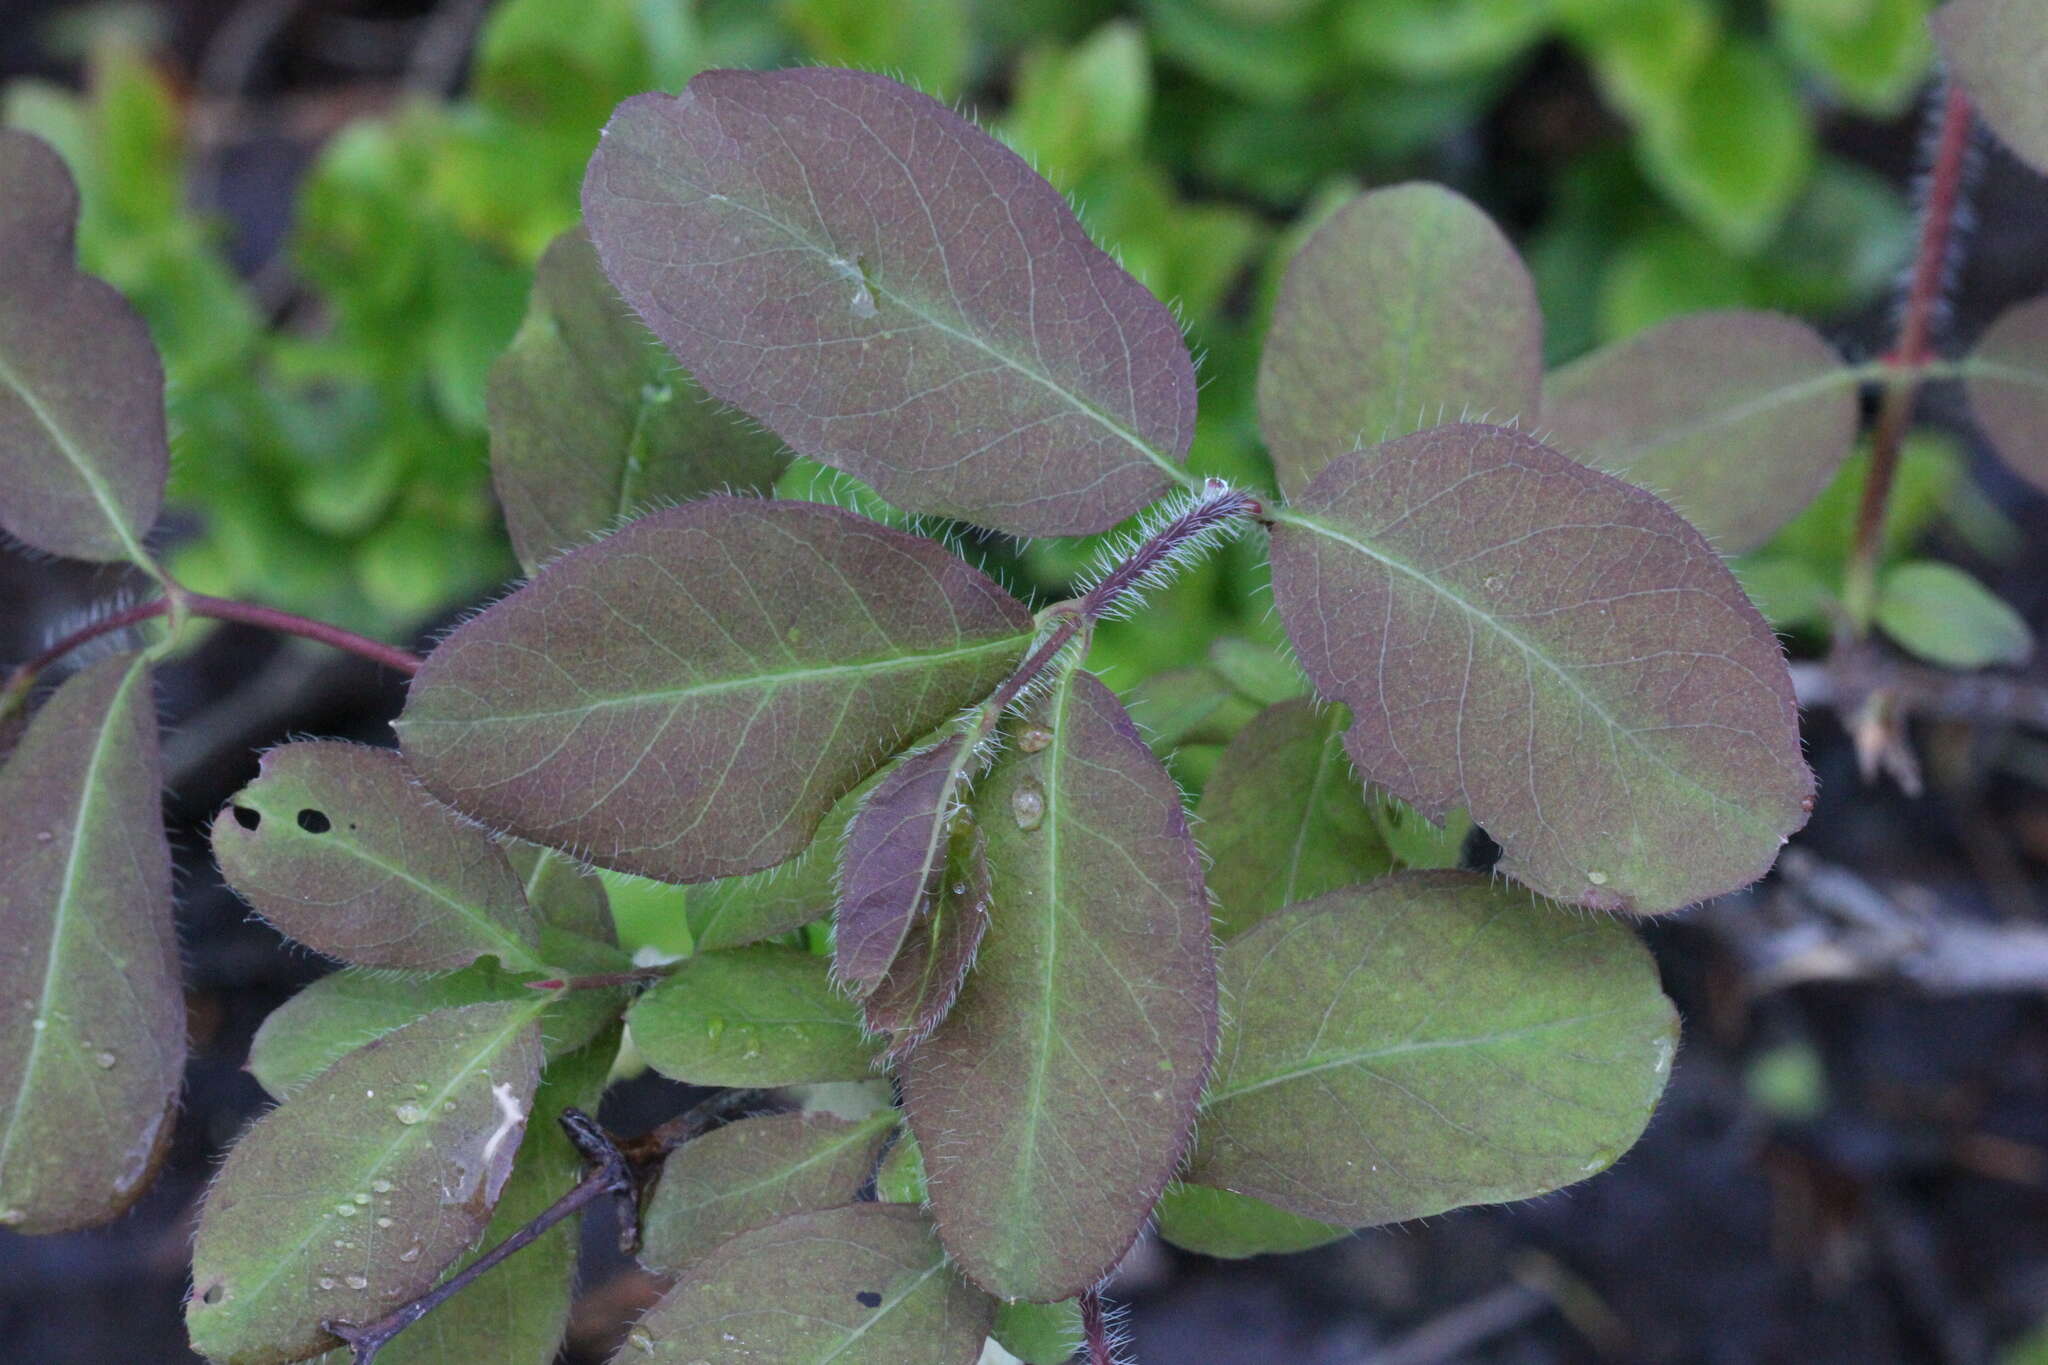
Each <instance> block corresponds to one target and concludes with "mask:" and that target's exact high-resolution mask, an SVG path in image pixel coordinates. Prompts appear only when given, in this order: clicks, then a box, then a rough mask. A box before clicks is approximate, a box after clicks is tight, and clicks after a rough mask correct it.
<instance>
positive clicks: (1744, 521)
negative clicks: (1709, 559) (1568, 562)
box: [1542, 312, 1857, 554]
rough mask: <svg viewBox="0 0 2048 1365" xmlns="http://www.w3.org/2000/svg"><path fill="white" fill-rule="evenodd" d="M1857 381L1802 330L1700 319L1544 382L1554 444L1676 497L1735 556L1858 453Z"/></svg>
mask: <svg viewBox="0 0 2048 1365" xmlns="http://www.w3.org/2000/svg"><path fill="white" fill-rule="evenodd" d="M1856 422H1857V400H1856V378H1855V375H1854V374H1853V373H1852V372H1850V371H1849V370H1847V369H1845V368H1843V365H1842V361H1841V357H1840V356H1838V355H1836V354H1835V352H1834V349H1833V348H1832V347H1830V346H1829V345H1828V344H1827V343H1826V342H1825V341H1823V340H1821V338H1820V336H1819V334H1818V333H1816V332H1815V331H1814V330H1813V329H1812V328H1811V327H1808V326H1807V325H1806V324H1805V323H1803V322H1798V321H1795V320H1794V319H1792V318H1788V317H1784V316H1782V315H1780V314H1777V313H1754V312H1725V313H1696V314H1693V315H1691V316H1688V317H1682V318H1675V319H1673V320H1672V321H1670V322H1667V323H1665V324H1663V325H1662V326H1660V327H1654V328H1652V329H1650V330H1649V331H1647V332H1643V333H1641V334H1639V335H1637V336H1633V337H1629V338H1628V339H1627V340H1624V341H1620V342H1617V343H1615V344H1614V345H1612V346H1609V347H1607V348H1606V349H1605V350H1602V351H1596V352H1595V353H1593V354H1592V355H1590V356H1587V357H1586V358H1585V359H1583V360H1580V361H1577V362H1575V363H1574V364H1572V365H1570V366H1567V367H1566V368H1565V369H1563V370H1560V371H1559V372H1558V373H1556V374H1553V375H1551V376H1550V378H1549V379H1548V380H1546V381H1545V384H1544V392H1543V420H1542V425H1543V429H1544V431H1545V433H1546V439H1547V440H1548V441H1549V442H1550V444H1551V445H1553V446H1555V447H1556V448H1557V449H1558V450H1561V451H1563V452H1564V453H1565V454H1567V455H1570V456H1572V457H1573V458H1575V459H1578V460H1583V461H1584V462H1585V463H1587V464H1589V465H1591V466H1593V467H1594V468H1595V469H1603V470H1605V471H1607V472H1608V473H1609V474H1614V475H1617V476H1619V477H1621V478H1624V479H1627V480H1628V481H1629V482H1630V483H1632V484H1635V485H1636V486H1637V487H1639V488H1646V489H1648V490H1649V491H1650V492H1652V493H1655V494H1656V495H1657V496H1659V497H1661V498H1663V499H1664V500H1666V501H1667V502H1669V503H1670V504H1671V505H1672V506H1673V507H1675V508H1677V509H1678V511H1679V512H1680V513H1682V514H1683V515H1684V516H1685V519H1686V520H1687V521H1690V522H1691V523H1692V524H1693V525H1694V526H1696V527H1698V528H1699V529H1700V530H1701V531H1702V532H1704V533H1705V535H1706V537H1707V539H1709V540H1711V541H1713V542H1714V544H1715V545H1717V546H1719V547H1720V548H1721V549H1722V550H1724V551H1726V552H1728V553H1730V554H1740V553H1742V552H1744V551H1748V550H1753V549H1755V548H1756V547H1757V546H1759V545H1761V544H1763V543H1764V542H1765V541H1766V540H1768V539H1770V537H1771V535H1772V534H1773V533H1774V532H1775V531H1777V529H1778V528H1779V527H1780V526H1783V525H1784V524H1785V523H1786V522H1788V521H1790V520H1791V519H1792V517H1793V515H1794V514H1795V513H1797V512H1798V511H1799V509H1801V508H1802V507H1805V506H1806V505H1807V504H1808V503H1809V502H1811V501H1813V499H1814V498H1815V497H1816V496H1818V495H1819V493H1820V490H1821V489H1823V488H1825V487H1826V486H1827V484H1828V481H1829V480H1830V479H1832V478H1833V477H1834V475H1835V471H1836V470H1837V469H1839V468H1840V467H1841V464H1842V461H1843V460H1845V459H1847V458H1848V457H1849V450H1850V447H1851V446H1852V444H1853V443H1854V441H1855V437H1856Z"/></svg>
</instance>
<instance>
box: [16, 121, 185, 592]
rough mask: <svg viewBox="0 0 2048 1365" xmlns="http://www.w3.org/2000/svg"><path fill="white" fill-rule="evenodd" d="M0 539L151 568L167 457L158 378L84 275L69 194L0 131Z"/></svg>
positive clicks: (40, 152) (34, 146) (42, 160)
mask: <svg viewBox="0 0 2048 1365" xmlns="http://www.w3.org/2000/svg"><path fill="white" fill-rule="evenodd" d="M0 185H4V186H6V189H5V191H4V192H0V199H4V201H5V202H4V203H0V529H4V530H6V531H7V532H8V534H10V535H13V536H15V537H17V538H19V539H20V540H22V541H24V542H26V543H27V544H30V545H33V546H35V547H36V548H37V549H40V550H47V551H49V552H50V553H51V554H58V555H69V556H71V557H72V558H74V559H128V560H133V561H134V562H136V563H138V564H147V563H149V556H148V553H147V552H146V551H145V550H144V549H143V548H142V538H143V536H145V535H146V534H148V532H149V528H150V526H151V524H152V523H154V522H155V521H156V514H157V511H158V509H159V508H161V507H162V506H163V500H164V479H165V477H166V475H167V474H168V472H169V469H170V444H169V440H168V438H167V436H166V434H165V427H164V368H163V362H162V361H161V360H159V359H158V358H157V353H156V347H155V346H154V345H153V344H151V342H150V339H149V329H148V328H147V327H145V326H144V325H143V322H142V319H141V318H140V317H138V316H137V315H136V313H135V310H134V309H133V308H130V307H129V306H128V302H127V300H125V299H123V298H122V297H121V296H120V294H118V293H116V292H115V291H114V290H113V289H112V288H111V287H109V286H108V285H106V284H105V283H103V282H101V281H99V280H96V279H94V278H92V277H91V276H90V275H84V274H81V273H79V270H78V267H77V265H76V264H75V252H74V246H73V236H74V234H75V232H76V229H77V223H78V187H77V186H76V185H74V184H73V183H72V180H71V174H70V172H69V171H67V170H66V169H65V168H64V163H63V161H62V160H60V159H59V158H58V156H57V154H56V153H55V152H53V151H51V150H50V148H49V146H48V144H46V143H44V142H43V141H41V140H40V139H38V138H35V137H32V136H30V135H29V134H27V133H22V132H16V131H13V130H10V129H0Z"/></svg>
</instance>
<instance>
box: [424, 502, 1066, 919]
mask: <svg viewBox="0 0 2048 1365" xmlns="http://www.w3.org/2000/svg"><path fill="white" fill-rule="evenodd" d="M1030 629H1031V617H1030V614H1029V613H1028V612H1027V611H1026V610H1025V609H1024V608H1023V607H1022V606H1021V605H1020V604H1019V603H1018V602H1017V601H1016V599H1014V598H1012V597H1011V596H1010V595H1009V594H1007V593H1005V592H1004V591H1003V590H1002V589H1001V588H999V587H997V586H996V585H995V584H994V583H993V582H991V581H990V580H989V579H988V578H987V577H986V576H984V575H983V574H981V573H979V572H978V571H976V570H974V569H972V568H970V567H968V566H967V565H966V564H964V563H962V562H961V561H960V560H958V559H956V558H955V557H954V556H952V555H951V554H949V553H947V552H946V551H945V549H944V548H942V547H941V546H939V545H937V544H936V543H934V542H932V541H929V540H924V539H921V538H919V537H915V536H910V535H906V534H904V533H903V532H900V531H894V530H890V529H889V528H887V527H883V526H879V525H877V524H875V523H874V522H870V521H867V520H864V519H863V518H860V517H857V516H854V515H853V514H852V513H849V512H843V511H840V510H839V509H837V508H832V507H823V506H819V505H817V504H814V503H802V502H766V501H761V500H757V499H751V498H729V497H713V498H705V499H702V500H700V501H697V502H693V503H687V504H685V505H683V506H681V507H675V508H670V509H668V510H667V511H663V512H656V513H654V514H652V515H650V516H647V517H643V518H642V519H640V520H639V521H636V522H634V523H633V524H632V525H630V526H628V527H626V528H625V529H624V530H622V531H620V532H619V533H618V534H616V535H613V536H611V537H609V538H607V539H605V540H603V541H600V542H599V543H597V544H596V545H591V546H587V547H585V548H583V549H581V550H577V551H574V552H572V553H570V554H568V555H566V556H564V557H563V558H561V559H559V560H557V561H555V563H553V564H552V565H550V566H549V567H548V569H547V570H546V571H545V572H543V573H542V574H541V575H540V576H539V577H537V578H535V579H534V580H533V581H532V582H531V583H529V584H527V585H526V586H525V587H524V588H521V589H520V590H519V591H518V592H516V593H514V594H512V596H510V597H508V598H506V599H504V600H503V601H501V602H499V603H497V604H496V605H495V606H493V607H491V608H489V609H488V610H486V611H484V612H483V613H482V614H481V615H479V616H477V617H475V618H473V619H472V620H470V621H469V622H468V623H466V624H465V625H463V626H462V627H460V628H459V629H458V630H456V631H455V633H454V634H452V635H450V636H449V637H448V639H447V640H446V641H445V642H444V643H443V644H442V645H441V647H440V648H439V649H437V650H435V651H434V653H433V654H432V655H430V656H429V657H428V659H427V662H426V665H425V666H424V667H423V668H422V669H421V670H420V672H419V675H418V676H417V677H415V678H414V679H413V683H412V689H411V692H410V695H409V697H408V699H407V702H406V708H405V712H404V714H403V716H402V717H401V718H400V720H399V722H398V730H399V734H400V738H401V739H402V741H403V743H404V746H405V754H406V757H407V758H408V759H409V760H410V761H411V763H412V765H413V767H414V768H415V770H416V771H418V773H419V774H420V777H421V779H422V780H423V781H424V782H425V783H426V785H427V786H428V788H430V789H431V790H432V791H433V792H435V794H437V795H439V796H441V797H442V798H443V799H445V800H447V801H448V802H450V803H451V804H453V805H454V806H455V807H456V808H457V809H459V810H461V811H463V812H464V813H465V814H468V815H470V816H472V817H474V818H476V819H479V820H482V821H484V822H485V823H487V824H489V825H491V826H493V827H495V828H498V829H501V830H505V831H507V832H509V833H512V834H515V835H517V836H519V837H520V838H523V839H528V840H531V841H533V842H535V843H540V844H546V845H549V846H550V847H555V848H563V849H568V850H570V851H572V852H575V853H577V854H578V855H579V856H582V857H584V858H586V859H588V860H589V861H592V862H595V863H597V864H599V865H600V866H604V867H611V868H616V869H617V870H619V871H622V872H632V873H637V874H639V875H641V876H646V877H653V878H655V879H656V880H659V881H670V882H696V881H708V880H711V879H713V878H717V877H726V876H734V875H738V874H742V873H747V872H752V871H756V870H758V869H761V868H764V867H770V866H773V865H774V864H776V863H779V862H783V861H785V860H786V859H788V858H790V857H792V856H794V855H795V854H797V853H799V852H801V851H802V850H803V848H804V846H805V845H806V844H808V843H809V842H810V839H811V836H812V834H813V832H814V831H815V830H816V829H817V827H818V823H819V821H820V820H822V819H823V818H824V816H825V814H826V812H827V811H828V810H830V809H831V807H832V805H833V803H834V802H836V801H837V800H838V799H839V798H840V797H841V796H843V795H845V793H846V792H847V791H849V790H851V789H852V788H853V787H854V786H855V785H856V784H857V783H859V782H860V780H861V779H862V778H864V777H866V776H867V775H868V774H869V773H870V772H872V771H874V769H875V768H877V767H879V766H880V765H881V763H882V762H883V761H884V760H885V759H886V758H887V757H888V756H889V754H890V753H892V752H893V751H894V750H895V748H896V747H898V746H900V745H901V744H903V743H904V742H906V741H908V740H910V739H911V738H914V737H915V736H918V735H921V734H923V733H925V732H926V731H928V730H930V729H931V728H932V727H933V726H934V725H936V724H938V723H939V722H940V721H941V720H943V719H945V718H946V717H947V716H949V715H951V714H952V713H953V712H954V711H955V710H957V709H958V708H959V707H960V706H962V705H964V704H966V703H967V702H970V701H972V700H974V699H976V698H978V697H980V696H983V695H985V694H986V693H987V692H989V691H992V690H993V689H994V688H995V687H996V685H997V684H998V683H1000V682H1001V681H1002V679H1003V678H1004V677H1005V676H1006V675H1007V674H1008V673H1009V671H1010V670H1011V669H1012V668H1013V667H1014V666H1015V665H1016V664H1017V662H1018V661H1019V659H1020V658H1021V656H1022V654H1023V651H1024V649H1025V647H1026V645H1028V643H1029V635H1030Z"/></svg>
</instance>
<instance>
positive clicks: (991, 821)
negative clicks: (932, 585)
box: [901, 670, 1216, 1300]
mask: <svg viewBox="0 0 2048 1365" xmlns="http://www.w3.org/2000/svg"><path fill="white" fill-rule="evenodd" d="M1024 723H1025V724H1026V725H1029V726H1036V727H1038V728H1039V729H1041V730H1043V731H1044V732H1046V733H1045V735H1044V736H1042V738H1043V741H1044V742H1043V743H1042V744H1038V745H1036V746H1035V747H1030V748H1027V747H1026V746H1025V745H1024V744H1022V743H1019V742H1013V743H1012V744H1011V746H1010V747H1009V748H1008V749H1007V750H1006V751H1005V752H1004V753H1003V754H1002V755H1001V757H999V758H998V759H997V760H996V764H995V766H994V768H993V769H992V770H991V771H990V772H989V775H988V776H987V777H986V778H984V779H983V780H982V782H981V784H980V786H979V788H978V789H977V791H976V794H975V799H974V808H975V811H976V813H977V816H978V819H979V824H980V828H981V830H982V831H983V833H984V835H985V837H986V839H987V854H988V865H989V871H990V873H991V885H992V887H993V897H994V904H993V907H992V910H991V912H990V922H989V926H988V930H987V933H986V935H985V936H984V938H983V939H982V943H981V950H980V953H979V955H978V957H977V958H976V960H975V965H974V970H973V971H972V972H971V973H970V974H969V975H968V977H967V983H966V985H965V987H963V988H962V990H961V992H960V996H959V999H958V1000H957V1001H956V1002H955V1003H954V1005H953V1009H952V1012H951V1013H950V1014H948V1015H947V1016H946V1020H945V1022H944V1023H942V1024H941V1025H939V1027H938V1029H937V1030H936V1031H935V1032H934V1033H932V1035H931V1036H930V1037H929V1038H927V1039H925V1040H924V1041H923V1042H921V1043H919V1044H918V1045H917V1046H916V1047H915V1048H913V1049H912V1050H911V1052H910V1054H909V1056H908V1057H907V1058H905V1059H904V1061H903V1063H902V1064H901V1075H902V1080H903V1090H904V1097H905V1101H904V1102H905V1107H906V1108H907V1110H908V1111H909V1114H910V1123H911V1128H912V1131H914V1132H916V1133H917V1134H918V1137H919V1140H920V1144H921V1146H922V1147H923V1149H924V1153H925V1158H926V1163H927V1172H928V1176H929V1181H930V1189H931V1201H932V1210H933V1214H934V1217H935V1218H936V1219H937V1221H938V1225H939V1230H940V1236H941V1237H943V1238H944V1239H945V1243H946V1249H947V1250H948V1251H949V1252H951V1253H952V1255H953V1257H954V1259H955V1260H957V1261H958V1262H959V1263H960V1265H961V1268H962V1269H963V1270H965V1272H966V1273H967V1274H968V1276H969V1277H971V1278H972V1279H973V1280H974V1281H975V1282H976V1283H978V1284H980V1285H981V1286H982V1287H983V1288H985V1289H988V1290H989V1291H990V1292H992V1293H995V1294H998V1295H1000V1296H1002V1297H1003V1298H1025V1299H1037V1300H1052V1299H1062V1298H1067V1297H1070V1296H1072V1295H1074V1294H1077V1293H1080V1292H1081V1291H1082V1290H1085V1289H1087V1288H1089V1287H1090V1286H1092V1285H1094V1284H1095V1283H1096V1282H1097V1281H1099V1280H1100V1279H1101V1278H1102V1276H1103V1275H1105V1274H1107V1273H1108V1271H1109V1269H1110V1268H1111V1267H1112V1266H1114V1265H1115V1264H1116V1262H1117V1260H1118V1259H1119V1258H1120V1257H1121V1256H1122V1255H1123V1253H1124V1252H1125V1251H1126V1250H1128V1249H1129V1247H1130V1245H1131V1242H1132V1240H1133V1239H1134V1238H1136V1236H1137V1235H1138V1232H1139V1230H1140V1229H1141V1228H1142V1227H1143V1226H1144V1222H1145V1219H1146V1217H1147V1215H1149V1214H1150V1212H1151V1210H1152V1205H1153V1203H1154V1201H1156V1200H1157V1199H1158V1197H1159V1191H1160V1190H1162V1189H1163V1188H1165V1185H1166V1181H1167V1178H1168V1176H1170V1175H1171V1174H1172V1173H1173V1169H1174V1167H1175V1165H1176V1164H1177V1163H1178V1161H1179V1159H1180V1155H1181V1151H1182V1148H1183V1146H1184V1144H1185V1143H1186V1141H1187V1133H1188V1126H1189V1124H1190V1123H1191V1122H1192V1121H1193V1118H1194V1107H1195V1103H1196V1100H1197V1098H1198V1097H1199V1096H1200V1094H1201V1088H1202V1081H1203V1079H1204V1076H1205V1073H1206V1072H1207V1070H1208V1064H1209V1057H1210V1052H1211V1047H1212V1043H1213V1039H1214V1037H1215V1028H1216V1016H1215V1013H1214V1005H1215V998H1214V996H1213V994H1212V991H1213V989H1214V987H1213V979H1214V978H1213V976H1212V972H1213V970H1214V967H1213V963H1214V956H1213V953H1212V950H1211V947H1210V940H1209V907H1208V899H1207V895H1206V893H1205V892H1204V889H1203V886H1202V870H1201V863H1200V859H1199V856H1198V854H1197V853H1196V850H1195V845H1194V841H1193V839H1191V838H1190V837H1189V834H1188V825H1187V816H1186V813H1185V812H1184V811H1183V810H1182V809H1181V804H1180V793H1179V791H1178V790H1177V789H1176V788H1175V787H1174V785H1173V780H1172V779H1171V778H1170V777H1168V776H1167V773H1166V770H1165V769H1164V768H1163V767H1161V766H1160V763H1159V760H1158V759H1157V758H1155V757H1153V755H1152V752H1151V751H1150V750H1149V749H1147V748H1146V747H1145V744H1144V741H1143V740H1141V739H1140V738H1139V737H1138V733H1137V730H1136V728H1135V727H1134V726H1133V725H1132V724H1131V721H1130V718H1129V717H1128V716H1127V715H1125V714H1124V710H1123V707H1122V706H1121V705H1119V704H1118V702H1117V700H1116V698H1115V697H1114V696H1112V695H1111V694H1110V692H1109V690H1108V689H1107V688H1105V687H1104V686H1103V685H1102V684H1101V683H1100V682H1098V681H1097V680H1096V679H1095V677H1094V675H1093V674H1090V673H1085V672H1081V671H1079V670H1073V671H1070V672H1068V673H1067V674H1066V676H1064V677H1063V678H1061V679H1060V681H1059V682H1058V684H1057V685H1056V686H1055V687H1054V688H1053V690H1052V691H1051V692H1050V694H1049V695H1047V696H1046V697H1044V698H1042V699H1041V701H1040V702H1039V704H1038V705H1037V706H1035V707H1034V708H1033V709H1032V711H1031V712H1030V714H1029V715H1028V716H1027V717H1026V718H1025V722H1024Z"/></svg>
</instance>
